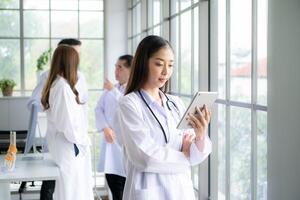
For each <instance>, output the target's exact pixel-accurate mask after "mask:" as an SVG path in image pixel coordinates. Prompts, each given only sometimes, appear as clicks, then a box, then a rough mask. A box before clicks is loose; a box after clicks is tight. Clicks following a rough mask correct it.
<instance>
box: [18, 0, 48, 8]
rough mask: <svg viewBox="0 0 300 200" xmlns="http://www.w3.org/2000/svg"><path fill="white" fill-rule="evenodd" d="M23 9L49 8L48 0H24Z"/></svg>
mask: <svg viewBox="0 0 300 200" xmlns="http://www.w3.org/2000/svg"><path fill="white" fill-rule="evenodd" d="M23 4H24V5H23V6H24V9H49V0H38V1H37V0H24V3H23Z"/></svg>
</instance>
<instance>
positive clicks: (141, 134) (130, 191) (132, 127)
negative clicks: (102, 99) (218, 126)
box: [114, 91, 211, 200]
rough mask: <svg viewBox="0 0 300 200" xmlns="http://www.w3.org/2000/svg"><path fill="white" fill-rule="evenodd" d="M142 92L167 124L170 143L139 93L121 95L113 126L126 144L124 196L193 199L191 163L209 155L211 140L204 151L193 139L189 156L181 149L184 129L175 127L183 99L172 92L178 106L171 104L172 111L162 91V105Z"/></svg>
mask: <svg viewBox="0 0 300 200" xmlns="http://www.w3.org/2000/svg"><path fill="white" fill-rule="evenodd" d="M142 94H143V96H144V97H145V100H146V101H147V102H148V104H149V106H150V107H151V108H152V110H153V112H154V113H155V115H156V116H157V118H158V119H159V121H160V122H161V124H162V126H163V127H164V129H165V131H166V135H167V138H168V143H167V144H165V139H164V136H163V132H162V130H161V128H160V126H159V124H158V122H157V121H156V120H155V118H154V117H153V115H152V114H151V112H150V111H149V110H148V108H147V107H146V105H145V103H144V102H143V101H142V99H141V97H140V95H139V94H138V93H137V92H132V93H130V94H128V95H126V96H124V97H122V99H121V100H120V101H119V102H120V103H119V108H118V111H117V114H116V116H115V122H114V126H115V129H116V130H119V131H118V133H120V135H119V138H120V140H121V142H122V144H123V145H124V146H123V152H124V163H125V171H126V175H127V179H126V183H125V189H124V194H123V199H125V200H129V199H130V200H153V199H159V200H182V199H187V200H194V199H195V196H194V190H193V185H192V180H191V175H190V172H191V168H190V166H191V165H196V164H199V163H201V162H202V161H203V160H204V159H206V158H207V156H208V155H209V154H210V152H211V141H210V139H209V138H208V137H206V139H205V148H204V151H203V152H200V151H199V150H198V148H197V147H196V145H195V143H193V144H192V145H191V148H190V158H189V159H187V158H186V157H185V156H184V154H183V153H182V152H181V147H182V137H183V131H180V130H177V129H176V125H177V123H178V122H179V120H180V117H181V116H182V115H183V113H184V111H185V108H184V105H183V103H182V101H181V100H180V99H179V98H177V97H175V96H171V95H169V99H170V100H172V101H173V102H174V103H175V104H176V106H177V108H175V107H174V106H171V111H169V110H168V108H167V106H166V98H165V97H164V96H163V95H162V93H161V96H162V98H163V104H164V106H163V107H161V106H160V105H159V104H157V103H156V102H155V100H154V99H153V98H152V97H151V96H150V95H148V94H147V93H146V92H145V91H142ZM189 131H191V130H189Z"/></svg>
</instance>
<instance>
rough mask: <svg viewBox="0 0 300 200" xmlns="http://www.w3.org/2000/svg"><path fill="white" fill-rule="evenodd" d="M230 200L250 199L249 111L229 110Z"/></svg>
mask: <svg viewBox="0 0 300 200" xmlns="http://www.w3.org/2000/svg"><path fill="white" fill-rule="evenodd" d="M230 116H231V117H230V200H246V199H247V200H250V199H251V182H250V173H251V111H250V109H246V108H238V107H232V108H231V110H230Z"/></svg>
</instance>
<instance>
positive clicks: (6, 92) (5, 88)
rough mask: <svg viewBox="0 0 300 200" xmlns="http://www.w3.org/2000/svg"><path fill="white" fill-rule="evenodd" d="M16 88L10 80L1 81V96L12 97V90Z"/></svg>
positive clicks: (14, 83)
mask: <svg viewBox="0 0 300 200" xmlns="http://www.w3.org/2000/svg"><path fill="white" fill-rule="evenodd" d="M15 86H16V82H15V81H14V80H12V79H5V78H4V79H1V80H0V88H1V90H2V94H3V96H12V92H13V88H14V87H15Z"/></svg>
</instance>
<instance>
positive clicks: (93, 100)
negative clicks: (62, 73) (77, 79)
mask: <svg viewBox="0 0 300 200" xmlns="http://www.w3.org/2000/svg"><path fill="white" fill-rule="evenodd" d="M83 73H84V75H85V78H86V79H87V78H88V77H89V75H88V74H87V73H85V72H84V71H83ZM102 86H103V84H101V83H99V84H98V88H100V87H101V88H102ZM101 94H102V91H89V101H88V104H89V105H88V110H89V131H90V132H96V131H97V129H96V123H95V113H94V110H95V108H96V105H97V102H98V100H99V98H100V96H101ZM98 146H99V144H97V147H98ZM97 158H98V157H97Z"/></svg>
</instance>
